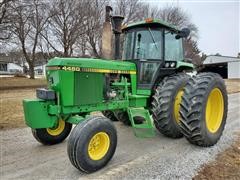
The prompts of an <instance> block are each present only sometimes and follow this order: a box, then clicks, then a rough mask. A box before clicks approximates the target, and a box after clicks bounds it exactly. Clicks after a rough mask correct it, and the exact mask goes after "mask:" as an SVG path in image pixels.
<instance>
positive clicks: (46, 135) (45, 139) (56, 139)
mask: <svg viewBox="0 0 240 180" xmlns="http://www.w3.org/2000/svg"><path fill="white" fill-rule="evenodd" d="M71 129H72V124H70V123H68V122H65V121H63V120H59V121H58V124H57V126H56V127H54V128H41V129H32V134H33V136H34V138H35V139H36V140H37V141H38V142H40V143H42V144H44V145H53V144H58V143H61V142H62V141H64V139H66V138H67V136H68V135H69V133H70V132H71Z"/></svg>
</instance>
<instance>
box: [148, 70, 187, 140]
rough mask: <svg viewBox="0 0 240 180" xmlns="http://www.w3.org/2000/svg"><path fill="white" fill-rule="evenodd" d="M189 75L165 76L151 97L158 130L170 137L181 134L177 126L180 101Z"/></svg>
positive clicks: (176, 136)
mask: <svg viewBox="0 0 240 180" xmlns="http://www.w3.org/2000/svg"><path fill="white" fill-rule="evenodd" d="M188 80H189V76H188V75H186V74H184V73H179V74H175V75H171V76H167V77H165V78H164V79H163V80H162V81H161V82H160V84H159V85H158V87H157V89H156V90H155V94H154V95H153V98H152V106H151V112H152V115H153V120H154V124H155V126H156V128H157V129H158V131H159V132H160V133H162V134H164V135H165V136H168V137H171V138H180V137H182V136H183V134H182V132H181V129H180V127H179V122H180V120H179V119H180V114H179V109H180V103H181V99H182V95H183V88H184V86H185V85H186V84H187V81H188Z"/></svg>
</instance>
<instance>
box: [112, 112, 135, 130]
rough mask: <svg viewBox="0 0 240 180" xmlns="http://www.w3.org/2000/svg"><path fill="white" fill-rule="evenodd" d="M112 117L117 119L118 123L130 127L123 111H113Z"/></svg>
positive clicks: (126, 115) (129, 122) (126, 114)
mask: <svg viewBox="0 0 240 180" xmlns="http://www.w3.org/2000/svg"><path fill="white" fill-rule="evenodd" d="M114 115H115V117H116V118H117V120H118V121H120V122H122V123H123V124H125V125H127V126H130V125H131V121H130V119H129V117H128V113H127V111H123V110H115V111H114Z"/></svg>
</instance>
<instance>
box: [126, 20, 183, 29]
mask: <svg viewBox="0 0 240 180" xmlns="http://www.w3.org/2000/svg"><path fill="white" fill-rule="evenodd" d="M136 27H165V28H167V29H170V30H172V31H175V32H179V31H180V29H178V28H177V27H176V26H174V25H172V24H170V23H168V22H165V21H163V20H160V19H152V18H147V19H145V20H143V21H138V22H135V23H130V24H128V25H126V26H124V27H123V28H122V30H123V31H127V30H129V29H133V28H136Z"/></svg>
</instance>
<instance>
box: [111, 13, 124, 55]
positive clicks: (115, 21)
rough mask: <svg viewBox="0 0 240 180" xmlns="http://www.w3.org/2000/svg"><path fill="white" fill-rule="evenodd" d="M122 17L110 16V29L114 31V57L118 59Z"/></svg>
mask: <svg viewBox="0 0 240 180" xmlns="http://www.w3.org/2000/svg"><path fill="white" fill-rule="evenodd" d="M123 19H124V17H123V16H112V17H111V23H112V30H113V33H114V36H115V38H114V59H116V60H117V59H120V58H121V57H120V35H121V33H122V29H121V27H122V22H123Z"/></svg>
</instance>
